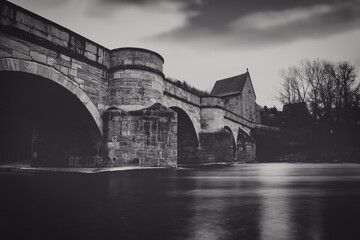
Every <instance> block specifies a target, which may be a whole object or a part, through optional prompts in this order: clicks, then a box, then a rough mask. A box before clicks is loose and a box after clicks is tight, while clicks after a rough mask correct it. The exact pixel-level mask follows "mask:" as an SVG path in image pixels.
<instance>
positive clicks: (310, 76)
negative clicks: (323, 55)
mask: <svg viewBox="0 0 360 240" xmlns="http://www.w3.org/2000/svg"><path fill="white" fill-rule="evenodd" d="M280 76H281V85H280V88H279V90H278V92H277V93H276V96H275V98H276V99H277V100H278V101H280V102H281V103H282V104H284V105H289V104H290V105H291V104H294V103H304V104H306V106H307V108H308V111H309V116H310V121H309V122H308V129H311V131H312V134H313V137H315V139H316V141H318V142H322V143H323V142H327V144H325V145H327V147H330V148H334V147H335V148H336V147H342V149H344V148H346V147H347V148H349V147H350V148H351V147H355V146H356V147H358V144H357V142H359V141H357V139H358V137H360V85H359V83H358V81H357V76H358V71H357V69H356V67H355V66H354V65H353V64H351V63H349V62H346V61H342V62H336V63H334V62H331V61H329V60H324V59H315V60H309V59H305V60H302V61H300V64H298V65H296V66H295V65H294V66H290V67H288V68H287V69H283V70H282V71H281V73H280ZM330 138H333V139H335V140H334V141H332V142H329V141H328V140H329V139H330ZM313 139H314V138H313Z"/></svg>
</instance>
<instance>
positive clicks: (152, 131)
mask: <svg viewBox="0 0 360 240" xmlns="http://www.w3.org/2000/svg"><path fill="white" fill-rule="evenodd" d="M104 125H105V141H106V145H107V149H108V154H107V156H105V159H107V161H105V162H106V163H105V164H106V165H108V166H129V165H135V166H152V167H176V165H177V116H176V113H175V112H174V111H172V110H170V109H168V108H166V107H164V106H162V105H161V104H159V103H157V104H154V105H152V106H151V107H149V108H145V109H142V110H137V111H129V112H127V111H124V110H120V109H116V108H111V109H109V110H108V111H107V112H106V113H105V115H104Z"/></svg>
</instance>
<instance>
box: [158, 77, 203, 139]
mask: <svg viewBox="0 0 360 240" xmlns="http://www.w3.org/2000/svg"><path fill="white" fill-rule="evenodd" d="M200 103H201V98H200V97H199V96H197V95H195V94H193V93H191V92H189V91H187V90H185V89H182V88H180V87H178V86H176V85H174V84H173V83H171V82H170V81H168V80H166V79H165V80H164V97H163V104H164V105H165V106H167V107H169V108H170V107H178V108H180V109H182V110H183V111H184V112H185V113H186V114H187V115H188V116H189V118H190V119H191V121H192V123H193V125H194V128H195V131H196V134H197V136H198V135H199V132H200V131H201V123H200V118H201V116H200Z"/></svg>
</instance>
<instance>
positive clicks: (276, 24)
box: [10, 0, 360, 110]
mask: <svg viewBox="0 0 360 240" xmlns="http://www.w3.org/2000/svg"><path fill="white" fill-rule="evenodd" d="M10 2H13V3H15V4H17V5H19V6H21V7H23V8H25V9H28V10H30V11H32V12H34V13H36V14H39V15H40V16H42V17H45V18H47V19H49V20H51V21H54V22H56V23H58V24H60V25H62V26H64V27H66V28H68V29H70V30H72V31H74V32H77V33H79V34H80V35H83V36H84V37H86V38H89V39H91V40H93V41H95V42H97V43H98V44H100V45H102V46H104V47H107V48H109V49H114V48H119V47H140V48H147V49H150V50H153V51H155V52H158V53H159V54H161V55H162V56H163V57H164V59H165V64H164V73H165V76H166V77H171V78H175V79H179V80H185V81H186V82H188V83H189V84H190V85H192V86H194V87H196V88H198V89H201V90H207V91H211V89H212V87H213V85H214V83H215V82H216V80H220V79H224V78H228V77H231V76H235V75H239V74H242V73H244V72H246V69H247V68H248V69H249V73H250V76H251V80H252V83H253V86H254V89H255V92H256V96H257V103H258V104H259V105H260V106H264V105H266V106H268V107H272V106H276V107H278V108H279V109H280V110H281V109H282V105H281V104H280V103H279V102H277V101H276V100H275V98H274V96H275V94H276V91H277V90H278V89H279V88H280V81H281V78H280V71H281V70H282V69H286V68H288V67H289V66H291V65H297V64H299V62H300V60H302V59H315V58H320V59H327V60H330V61H333V62H338V61H349V62H350V63H352V64H353V65H355V67H356V68H357V69H358V70H360V0H302V1H301V0H298V1H291V0H272V1H271V0H61V1H60V0H11V1H10ZM359 73H360V72H359Z"/></svg>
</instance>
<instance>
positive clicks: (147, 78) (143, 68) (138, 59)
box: [109, 48, 164, 110]
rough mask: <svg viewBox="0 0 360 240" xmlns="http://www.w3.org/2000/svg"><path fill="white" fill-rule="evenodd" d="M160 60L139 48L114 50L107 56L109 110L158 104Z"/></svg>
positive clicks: (161, 83) (162, 89) (160, 84)
mask: <svg viewBox="0 0 360 240" xmlns="http://www.w3.org/2000/svg"><path fill="white" fill-rule="evenodd" d="M163 64H164V59H163V57H162V56H161V55H160V54H158V53H156V52H153V51H150V50H147V49H142V48H118V49H114V50H112V51H111V53H110V70H111V80H110V82H109V106H116V107H119V108H121V109H124V110H136V109H140V108H144V107H148V106H150V105H152V104H154V103H155V102H161V101H162V99H163V91H164V82H163V81H164V74H163Z"/></svg>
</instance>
